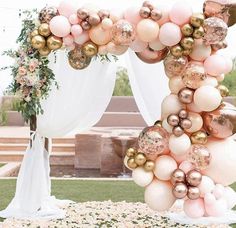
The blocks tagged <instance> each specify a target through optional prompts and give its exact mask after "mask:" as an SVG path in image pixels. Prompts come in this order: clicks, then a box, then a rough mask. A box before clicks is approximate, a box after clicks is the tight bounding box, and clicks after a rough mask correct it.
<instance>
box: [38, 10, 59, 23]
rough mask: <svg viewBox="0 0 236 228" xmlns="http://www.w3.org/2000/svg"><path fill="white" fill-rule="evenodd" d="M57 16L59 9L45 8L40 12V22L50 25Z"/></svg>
mask: <svg viewBox="0 0 236 228" xmlns="http://www.w3.org/2000/svg"><path fill="white" fill-rule="evenodd" d="M56 15H57V8H56V7H54V6H45V7H44V8H43V9H42V10H41V11H40V12H39V20H40V22H41V23H49V22H50V21H51V20H52V18H53V17H55V16H56Z"/></svg>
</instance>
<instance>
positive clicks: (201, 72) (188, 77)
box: [182, 61, 206, 89]
mask: <svg viewBox="0 0 236 228" xmlns="http://www.w3.org/2000/svg"><path fill="white" fill-rule="evenodd" d="M205 78H206V74H205V69H204V66H203V64H201V63H197V62H193V61H192V62H189V63H188V65H187V67H186V69H185V71H184V72H183V76H182V79H183V83H184V84H185V86H186V87H188V88H191V89H197V88H199V87H200V86H201V83H202V81H204V80H205Z"/></svg>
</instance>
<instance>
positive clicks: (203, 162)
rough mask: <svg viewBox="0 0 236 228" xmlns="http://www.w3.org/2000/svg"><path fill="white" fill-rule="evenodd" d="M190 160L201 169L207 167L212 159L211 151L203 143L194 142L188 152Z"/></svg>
mask: <svg viewBox="0 0 236 228" xmlns="http://www.w3.org/2000/svg"><path fill="white" fill-rule="evenodd" d="M188 161H190V162H192V163H193V164H194V165H195V167H196V168H197V169H199V170H204V169H206V168H207V167H208V166H209V164H210V161H211V153H210V151H209V150H208V149H207V147H206V146H204V145H202V144H193V145H192V146H191V148H190V150H189V152H188Z"/></svg>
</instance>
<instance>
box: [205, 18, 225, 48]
mask: <svg viewBox="0 0 236 228" xmlns="http://www.w3.org/2000/svg"><path fill="white" fill-rule="evenodd" d="M203 27H204V31H205V34H204V37H203V40H204V42H205V43H206V44H207V45H209V44H216V43H219V42H221V41H224V39H225V37H226V35H227V31H228V26H227V24H226V23H225V22H224V21H223V20H222V19H220V18H217V17H210V18H207V19H206V20H205V21H204V24H203Z"/></svg>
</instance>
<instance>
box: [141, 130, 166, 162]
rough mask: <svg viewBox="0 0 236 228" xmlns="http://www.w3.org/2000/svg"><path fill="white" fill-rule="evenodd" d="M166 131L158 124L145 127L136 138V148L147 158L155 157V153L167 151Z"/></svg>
mask: <svg viewBox="0 0 236 228" xmlns="http://www.w3.org/2000/svg"><path fill="white" fill-rule="evenodd" d="M168 141H169V134H168V132H167V131H166V130H165V129H164V128H162V127H159V126H151V127H146V128H144V130H143V131H142V132H141V133H140V135H139V138H138V150H139V151H140V152H142V153H144V154H145V155H146V156H148V157H149V158H152V159H155V158H156V157H157V155H159V154H162V153H164V152H166V151H168Z"/></svg>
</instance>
